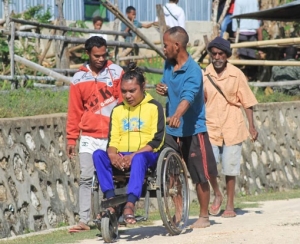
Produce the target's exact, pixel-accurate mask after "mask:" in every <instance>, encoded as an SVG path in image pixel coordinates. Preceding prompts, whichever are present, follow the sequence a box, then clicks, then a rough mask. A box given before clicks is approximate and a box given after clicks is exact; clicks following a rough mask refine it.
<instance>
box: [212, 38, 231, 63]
mask: <svg viewBox="0 0 300 244" xmlns="http://www.w3.org/2000/svg"><path fill="white" fill-rule="evenodd" d="M213 47H215V48H218V49H220V50H222V51H223V52H224V53H226V55H227V58H229V57H230V56H231V54H232V52H231V49H230V42H229V41H227V40H225V39H223V38H222V37H219V36H217V37H216V38H215V39H213V40H212V41H211V42H210V43H209V44H208V47H207V49H208V51H210V49H211V48H213Z"/></svg>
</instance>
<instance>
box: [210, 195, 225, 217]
mask: <svg viewBox="0 0 300 244" xmlns="http://www.w3.org/2000/svg"><path fill="white" fill-rule="evenodd" d="M222 202H223V197H222V195H216V196H215V199H214V201H213V203H212V205H211V206H210V208H209V210H208V211H209V214H210V215H214V216H215V215H218V214H219V213H220V212H221V207H222Z"/></svg>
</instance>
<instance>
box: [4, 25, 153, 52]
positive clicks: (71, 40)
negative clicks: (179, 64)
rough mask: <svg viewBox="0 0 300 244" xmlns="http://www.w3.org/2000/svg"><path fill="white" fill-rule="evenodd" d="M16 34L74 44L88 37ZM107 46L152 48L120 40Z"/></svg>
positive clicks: (82, 42)
mask: <svg viewBox="0 0 300 244" xmlns="http://www.w3.org/2000/svg"><path fill="white" fill-rule="evenodd" d="M1 33H3V34H5V35H11V33H10V31H5V30H1ZM15 36H21V37H27V38H40V39H48V40H58V41H64V42H67V43H72V44H84V43H85V41H86V38H77V37H68V36H59V35H45V34H37V33H32V32H23V31H15ZM106 44H107V46H114V47H115V46H117V47H130V48H136V47H138V48H146V49H152V48H151V47H149V45H147V44H139V43H129V42H120V41H106Z"/></svg>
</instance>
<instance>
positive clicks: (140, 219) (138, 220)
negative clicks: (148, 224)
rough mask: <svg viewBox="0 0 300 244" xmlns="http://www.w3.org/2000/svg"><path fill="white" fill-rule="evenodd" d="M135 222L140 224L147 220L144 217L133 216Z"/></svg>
mask: <svg viewBox="0 0 300 244" xmlns="http://www.w3.org/2000/svg"><path fill="white" fill-rule="evenodd" d="M135 220H136V222H140V221H147V218H146V217H145V216H140V215H138V216H135Z"/></svg>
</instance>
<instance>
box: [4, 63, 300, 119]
mask: <svg viewBox="0 0 300 244" xmlns="http://www.w3.org/2000/svg"><path fill="white" fill-rule="evenodd" d="M138 65H139V66H146V67H150V68H156V69H162V68H163V65H164V61H163V59H162V58H161V57H153V58H151V59H145V60H142V61H139V62H138ZM145 77H146V80H147V84H149V85H155V84H157V83H159V82H160V81H161V78H162V75H160V74H152V73H147V72H146V73H145ZM0 84H2V90H5V91H3V92H2V94H1V96H0V103H1V107H0V118H14V117H24V116H34V115H40V114H52V113H66V112H67V109H68V97H69V91H68V90H64V91H54V90H50V89H41V88H40V89H38V88H32V89H24V88H23V89H18V90H12V91H10V90H6V89H8V85H9V86H10V83H7V82H6V83H5V82H2V83H1V82H0ZM5 84H6V85H5ZM252 89H253V87H252ZM148 92H149V93H150V94H151V95H152V96H153V97H154V98H155V99H156V100H158V101H159V102H160V103H161V104H162V105H163V106H165V103H166V98H165V97H162V96H160V95H158V94H156V92H155V89H153V88H150V89H148ZM255 96H256V98H257V100H258V102H259V103H270V102H288V101H299V100H300V96H289V95H285V94H283V93H280V92H274V93H273V94H270V95H266V94H265V92H264V88H258V89H257V91H256V94H255Z"/></svg>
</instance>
